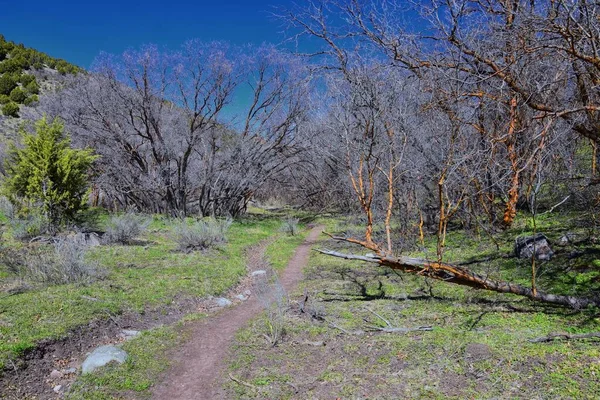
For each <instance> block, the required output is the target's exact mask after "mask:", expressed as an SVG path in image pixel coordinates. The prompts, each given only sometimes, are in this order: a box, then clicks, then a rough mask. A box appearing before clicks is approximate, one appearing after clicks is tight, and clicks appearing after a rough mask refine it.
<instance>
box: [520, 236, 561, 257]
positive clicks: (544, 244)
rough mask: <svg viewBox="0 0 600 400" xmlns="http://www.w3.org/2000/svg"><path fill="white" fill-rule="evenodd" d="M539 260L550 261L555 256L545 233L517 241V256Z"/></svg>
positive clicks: (524, 237) (521, 237) (522, 237)
mask: <svg viewBox="0 0 600 400" xmlns="http://www.w3.org/2000/svg"><path fill="white" fill-rule="evenodd" d="M534 254H535V258H536V259H537V260H550V259H551V258H552V256H553V255H554V252H553V251H552V248H551V247H550V242H549V241H548V238H547V237H546V235H544V234H543V233H537V234H535V235H532V236H519V237H518V238H516V239H515V256H517V257H519V258H531V257H533V256H534Z"/></svg>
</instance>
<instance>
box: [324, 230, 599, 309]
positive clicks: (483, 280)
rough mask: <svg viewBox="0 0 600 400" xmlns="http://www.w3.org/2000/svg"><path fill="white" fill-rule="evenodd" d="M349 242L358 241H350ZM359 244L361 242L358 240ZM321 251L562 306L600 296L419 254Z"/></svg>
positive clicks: (591, 302) (593, 303)
mask: <svg viewBox="0 0 600 400" xmlns="http://www.w3.org/2000/svg"><path fill="white" fill-rule="evenodd" d="M332 238H334V239H336V240H343V241H349V240H347V239H345V238H337V237H333V236H332ZM352 243H359V242H358V241H352ZM359 244H360V243H359ZM316 251H318V252H319V253H321V254H325V255H328V256H332V257H337V258H343V259H346V260H359V261H365V262H369V263H374V264H378V265H381V266H384V267H389V268H392V269H394V270H398V271H402V272H406V273H411V274H415V275H420V276H424V277H429V278H432V279H437V280H441V281H444V282H449V283H455V284H458V285H462V286H468V287H472V288H474V289H482V290H490V291H493V292H498V293H509V294H515V295H518V296H523V297H527V298H529V299H531V300H533V301H539V302H543V303H550V304H557V305H561V306H567V307H572V308H574V309H578V310H579V309H583V308H586V307H588V306H600V298H588V297H577V296H566V295H558V294H552V293H545V292H542V291H540V290H535V291H534V290H532V289H531V288H528V287H525V286H522V285H519V284H516V283H511V282H504V281H497V280H493V279H489V278H488V277H486V276H483V275H480V274H477V273H475V272H473V271H470V270H468V269H466V268H462V267H460V266H456V265H452V264H446V263H443V262H437V261H429V260H424V259H420V258H414V257H407V256H398V257H395V256H389V255H385V254H368V255H364V256H362V255H357V254H346V253H340V252H337V251H333V250H320V249H317V250H316Z"/></svg>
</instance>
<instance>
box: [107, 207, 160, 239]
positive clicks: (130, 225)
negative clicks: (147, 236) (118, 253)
mask: <svg viewBox="0 0 600 400" xmlns="http://www.w3.org/2000/svg"><path fill="white" fill-rule="evenodd" d="M148 225H150V219H149V218H147V217H145V216H143V215H139V214H134V213H126V214H122V215H114V216H112V217H111V218H110V220H109V221H108V223H107V224H106V233H105V234H104V236H103V240H104V241H105V242H106V243H120V244H130V243H131V242H132V241H133V239H135V238H136V237H138V236H140V235H141V234H142V233H144V232H145V231H146V229H147V228H148Z"/></svg>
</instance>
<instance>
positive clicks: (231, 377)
mask: <svg viewBox="0 0 600 400" xmlns="http://www.w3.org/2000/svg"><path fill="white" fill-rule="evenodd" d="M229 379H231V380H232V381H234V382H235V383H237V384H239V385H242V386H246V387H248V388H250V389H254V390H258V388H257V387H256V386H254V385H253V384H251V383H248V382H244V381H243V380H241V379H238V378H236V377H235V376H233V374H232V373H231V372H230V373H229Z"/></svg>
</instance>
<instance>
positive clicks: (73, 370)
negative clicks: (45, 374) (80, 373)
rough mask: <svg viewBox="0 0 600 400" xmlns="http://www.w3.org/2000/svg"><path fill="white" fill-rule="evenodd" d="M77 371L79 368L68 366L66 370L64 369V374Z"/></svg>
mask: <svg viewBox="0 0 600 400" xmlns="http://www.w3.org/2000/svg"><path fill="white" fill-rule="evenodd" d="M76 372H77V368H67V369H65V370H63V373H64V374H74V373H76Z"/></svg>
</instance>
